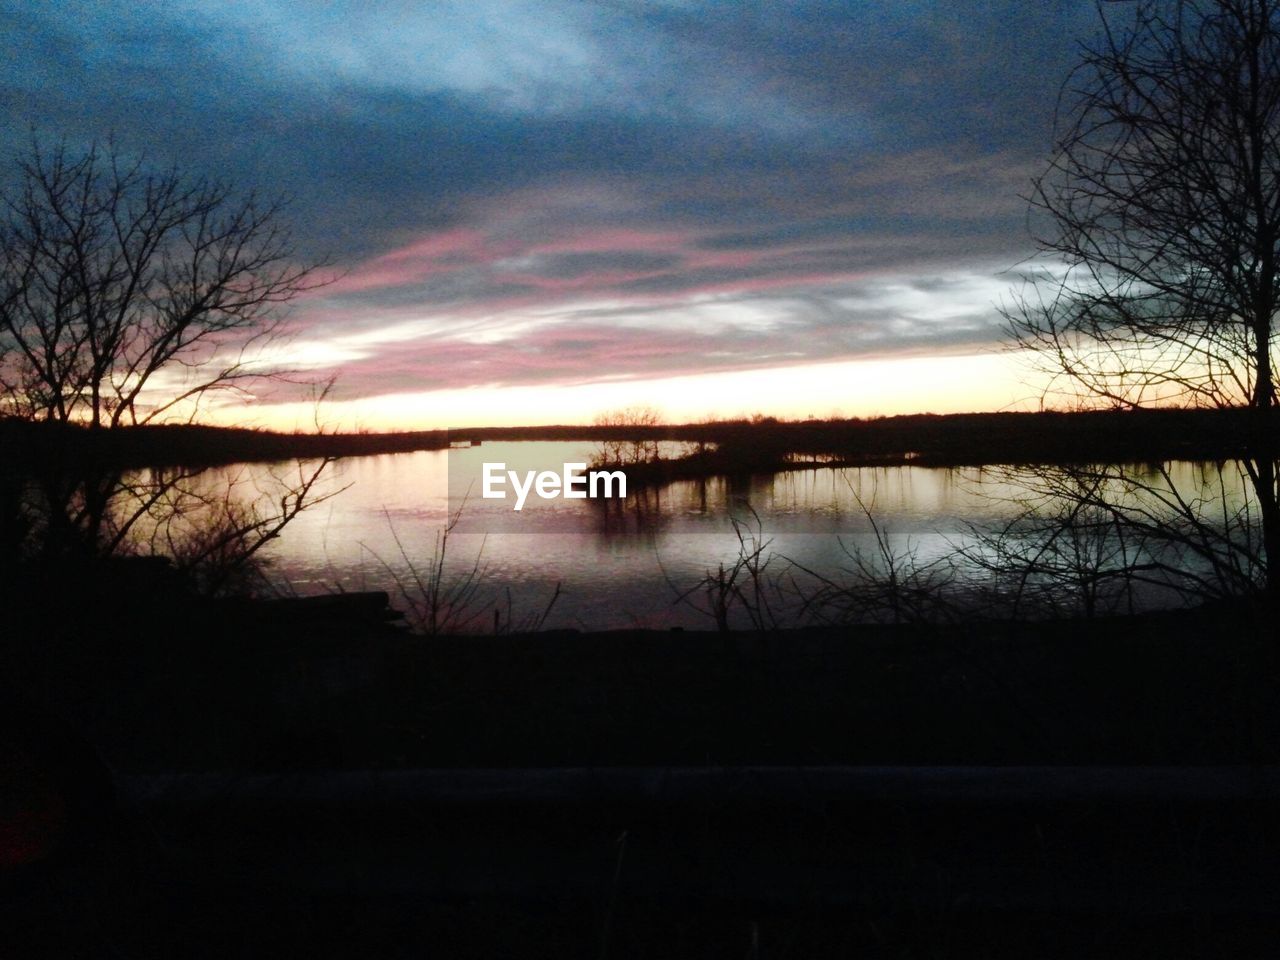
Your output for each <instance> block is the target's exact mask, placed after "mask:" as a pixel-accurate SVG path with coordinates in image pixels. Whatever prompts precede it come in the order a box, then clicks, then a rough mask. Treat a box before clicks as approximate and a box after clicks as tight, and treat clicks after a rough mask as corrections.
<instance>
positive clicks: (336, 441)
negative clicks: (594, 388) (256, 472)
mask: <svg viewBox="0 0 1280 960" xmlns="http://www.w3.org/2000/svg"><path fill="white" fill-rule="evenodd" d="M1274 437H1280V414H1277V413H1276V412H1271V413H1268V414H1265V415H1264V414H1260V413H1259V412H1258V411H1253V410H1247V409H1226V410H1185V409H1174V408H1171V409H1156V410H1131V411H1129V410H1125V411H1114V410H1108V411H1092V412H1077V413H1062V412H1040V413H969V414H946V415H938V414H916V415H909V416H897V417H882V418H875V419H865V420H861V419H850V420H805V421H779V420H774V419H772V418H755V419H753V420H732V421H717V422H709V423H691V424H659V425H626V424H611V425H572V424H561V425H554V426H539V427H479V428H466V429H459V430H451V431H445V430H426V431H408V432H400V433H334V434H308V433H274V432H270V431H265V430H247V429H240V428H229V427H209V426H195V425H162V426H141V427H125V428H118V429H113V430H101V431H92V430H90V429H88V428H87V427H84V426H78V425H74V424H64V423H45V422H40V423H31V422H27V421H21V420H16V419H10V420H0V449H2V450H3V451H4V452H5V454H7V455H14V454H17V453H18V452H19V451H21V452H22V453H24V454H26V455H28V456H32V455H34V456H37V457H39V456H40V454H41V452H42V451H44V450H47V451H49V452H50V453H54V452H56V455H57V456H58V457H60V458H61V457H66V456H68V455H71V456H76V457H79V456H86V457H91V458H93V459H94V460H95V461H97V462H110V463H113V464H116V465H119V466H126V467H131V466H136V467H141V466H169V465H186V466H199V465H213V464H220V463H236V462H251V461H277V460H289V459H295V458H299V457H302V458H309V457H347V456H363V455H371V454H380V453H399V452H405V451H412V450H436V449H442V448H445V447H448V446H449V444H450V443H451V442H453V443H467V442H470V443H476V442H480V443H483V442H486V441H489V442H492V441H503V440H505V441H513V440H578V441H594V442H598V441H604V440H628V441H645V440H650V441H651V440H681V441H687V442H693V443H702V444H709V445H710V444H714V445H716V446H717V447H719V448H721V456H720V457H717V458H715V459H724V458H725V455H730V454H731V456H732V459H733V460H735V461H737V462H740V463H741V464H742V465H743V466H744V467H746V466H751V465H752V464H757V465H759V466H761V467H765V466H768V465H770V464H774V463H777V462H780V461H782V460H783V459H785V458H786V457H787V455H800V456H805V455H808V456H813V457H820V458H825V459H828V460H830V461H833V462H842V463H849V464H858V463H908V462H909V463H917V464H921V465H933V466H961V465H980V464H989V463H1071V462H1090V461H1092V462H1134V461H1161V460H1173V459H1185V460H1228V459H1233V458H1236V457H1239V456H1241V455H1243V454H1244V453H1246V452H1248V451H1255V452H1256V451H1257V448H1258V447H1259V445H1263V444H1268V443H1269V442H1270V441H1271V438H1274Z"/></svg>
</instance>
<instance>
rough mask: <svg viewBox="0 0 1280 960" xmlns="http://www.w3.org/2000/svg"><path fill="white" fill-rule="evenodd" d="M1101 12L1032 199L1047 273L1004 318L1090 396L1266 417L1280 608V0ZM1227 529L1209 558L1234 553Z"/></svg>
mask: <svg viewBox="0 0 1280 960" xmlns="http://www.w3.org/2000/svg"><path fill="white" fill-rule="evenodd" d="M1121 18H1125V19H1124V22H1119V21H1120V19H1121ZM1102 19H1103V30H1102V34H1101V40H1100V41H1099V42H1097V43H1096V44H1094V45H1092V46H1088V47H1086V48H1085V49H1084V52H1083V56H1082V59H1081V62H1080V64H1079V66H1078V67H1077V69H1076V71H1075V72H1074V73H1073V74H1072V76H1071V78H1070V79H1069V80H1068V82H1067V84H1066V86H1065V88H1064V104H1065V107H1066V109H1065V110H1064V111H1063V112H1062V113H1061V115H1060V118H1059V134H1058V136H1057V142H1056V145H1055V148H1054V151H1053V154H1052V158H1051V160H1050V162H1049V164H1048V167H1047V170H1046V171H1045V173H1044V174H1043V175H1042V176H1041V177H1040V178H1039V179H1038V180H1036V181H1035V183H1034V187H1033V191H1032V196H1031V204H1032V210H1033V221H1035V220H1037V219H1038V221H1039V222H1040V223H1042V224H1044V225H1045V226H1044V229H1043V230H1042V232H1041V233H1040V235H1039V237H1038V240H1039V243H1040V247H1041V250H1042V252H1043V253H1044V254H1045V256H1046V260H1047V266H1048V270H1047V273H1046V274H1045V275H1044V276H1043V277H1042V278H1041V280H1040V281H1039V282H1037V283H1035V284H1034V285H1033V287H1032V288H1031V289H1030V290H1029V292H1024V293H1023V294H1021V295H1019V297H1018V298H1017V299H1016V301H1015V303H1014V304H1013V306H1012V307H1011V308H1009V309H1008V310H1007V311H1006V316H1007V318H1008V319H1009V320H1010V322H1011V326H1012V329H1013V333H1014V335H1015V337H1016V339H1017V341H1018V342H1019V343H1020V344H1021V345H1022V346H1024V347H1027V348H1029V349H1031V350H1034V351H1036V353H1037V354H1038V355H1039V356H1040V358H1041V359H1042V360H1044V361H1045V367H1046V369H1048V370H1049V371H1050V372H1051V373H1052V374H1053V375H1054V376H1055V377H1056V378H1057V379H1056V382H1055V386H1061V385H1063V384H1064V383H1065V385H1066V386H1067V387H1068V389H1069V390H1070V391H1072V392H1073V393H1074V394H1075V395H1076V396H1077V398H1082V399H1083V400H1084V401H1085V402H1091V403H1094V404H1098V403H1100V404H1103V405H1110V406H1115V407H1118V408H1141V407H1146V406H1150V405H1153V404H1160V403H1181V404H1185V405H1191V406H1198V407H1240V406H1244V407H1248V408H1251V409H1252V410H1254V411H1255V412H1256V417H1255V418H1254V421H1253V424H1252V427H1251V430H1250V436H1249V437H1248V443H1247V449H1245V450H1243V451H1242V454H1243V456H1242V460H1241V464H1242V469H1243V470H1244V471H1245V472H1246V473H1247V477H1248V481H1249V486H1250V488H1251V490H1252V494H1253V496H1254V497H1255V499H1256V504H1255V506H1256V514H1257V517H1258V521H1259V525H1260V531H1261V539H1262V545H1263V547H1264V549H1263V551H1262V554H1263V558H1264V563H1262V564H1261V565H1260V568H1259V578H1258V579H1259V580H1260V583H1259V584H1258V585H1259V586H1263V587H1264V588H1265V589H1266V591H1267V593H1268V594H1269V595H1270V596H1271V597H1273V598H1278V597H1280V500H1278V498H1277V472H1276V462H1275V456H1276V445H1275V443H1274V441H1273V435H1274V427H1275V420H1274V416H1273V414H1274V411H1275V408H1276V403H1277V382H1276V378H1277V373H1276V364H1275V355H1274V351H1275V321H1276V313H1277V309H1278V308H1280V14H1278V13H1277V9H1276V6H1275V5H1274V4H1273V3H1272V2H1270V0H1170V2H1142V3H1138V4H1134V5H1125V8H1124V11H1123V13H1120V14H1115V15H1108V14H1107V13H1106V12H1105V11H1103V12H1102ZM1163 480H1167V477H1166V478H1163ZM1163 480H1162V482H1163ZM1106 486H1107V485H1106V484H1098V483H1093V484H1091V485H1090V488H1091V489H1099V488H1100V487H1106ZM1195 506H1198V505H1195ZM1111 508H1112V509H1113V510H1120V511H1122V510H1123V508H1121V507H1119V506H1118V505H1116V504H1112V505H1111ZM1188 523H1189V524H1190V526H1191V529H1192V530H1193V532H1192V533H1190V534H1188V533H1187V530H1188V527H1187V524H1188ZM1209 524H1210V521H1209V520H1208V519H1207V518H1206V517H1204V516H1200V515H1197V514H1196V513H1195V511H1194V510H1188V511H1183V513H1182V515H1181V516H1179V517H1178V522H1177V523H1171V524H1169V525H1168V526H1167V527H1166V530H1165V532H1166V533H1173V532H1175V530H1176V535H1177V537H1178V538H1179V540H1180V541H1182V542H1184V543H1189V544H1191V546H1192V550H1193V552H1197V551H1198V548H1197V547H1196V546H1195V545H1196V544H1199V543H1201V542H1209V541H1208V540H1206V536H1207V534H1208V526H1207V525H1209ZM1223 536H1227V534H1226V533H1225V532H1221V531H1220V532H1219V535H1218V536H1217V537H1216V538H1209V539H1210V540H1212V543H1213V546H1212V549H1209V550H1207V552H1205V553H1204V557H1203V559H1204V560H1205V561H1206V562H1210V563H1220V562H1221V561H1222V557H1223V556H1224V555H1225V556H1230V555H1231V554H1232V553H1233V551H1234V550H1235V546H1234V545H1233V544H1232V543H1231V542H1228V541H1224V540H1223V539H1222V537H1223ZM1249 549H1252V546H1250V547H1249Z"/></svg>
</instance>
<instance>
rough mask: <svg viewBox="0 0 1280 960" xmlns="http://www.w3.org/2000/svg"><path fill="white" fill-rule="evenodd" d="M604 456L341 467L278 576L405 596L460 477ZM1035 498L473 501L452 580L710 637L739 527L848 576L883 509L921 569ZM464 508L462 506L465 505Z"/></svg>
mask: <svg viewBox="0 0 1280 960" xmlns="http://www.w3.org/2000/svg"><path fill="white" fill-rule="evenodd" d="M592 452H593V450H592V446H591V445H590V444H583V443H543V442H540V443H501V444H490V445H485V446H481V447H478V448H473V449H470V450H462V451H458V450H455V451H450V452H445V451H429V452H419V453H408V454H394V455H383V456H373V457H358V458H352V459H348V460H344V461H340V462H338V463H337V464H334V465H333V467H332V475H331V477H330V478H329V480H328V483H329V486H330V489H338V488H340V487H343V486H345V487H346V489H345V490H343V492H342V493H340V494H339V495H338V496H335V497H334V498H333V499H331V500H329V501H327V502H325V503H322V504H320V505H318V506H317V507H315V508H314V509H312V510H309V511H307V512H305V513H304V514H302V515H301V516H300V517H298V518H297V519H296V520H295V521H294V522H293V523H292V524H291V525H290V526H289V527H288V528H287V530H286V531H285V533H284V535H283V536H282V537H281V539H280V541H279V542H278V543H277V544H275V545H273V547H272V559H273V573H274V575H275V576H276V577H277V578H280V579H283V580H288V581H289V582H290V583H291V584H292V585H293V588H294V589H295V590H297V591H298V592H299V593H304V594H307V593H322V592H326V591H332V590H338V589H343V590H365V589H388V588H391V589H392V590H393V591H394V583H393V577H392V574H395V575H396V576H399V577H401V578H402V579H404V580H406V582H407V580H408V578H410V577H411V571H410V570H409V564H410V562H412V564H413V565H414V566H415V567H417V568H418V570H419V572H425V570H426V569H427V568H429V567H430V565H431V558H432V556H433V555H434V552H435V550H436V543H437V537H438V535H439V532H440V530H441V529H442V527H443V525H444V523H445V521H446V517H447V515H448V511H449V507H450V500H449V494H450V492H451V487H452V486H456V482H457V480H458V478H459V477H460V476H465V475H467V474H468V473H474V475H475V476H478V475H479V469H480V468H479V464H481V463H483V462H498V461H501V462H504V463H506V464H507V465H508V468H510V469H516V470H521V471H524V470H543V469H552V470H555V471H557V472H559V470H560V469H561V466H562V464H563V463H565V462H581V461H584V460H589V459H590V457H591V454H592ZM255 469H256V468H255ZM1170 472H1171V477H1172V479H1173V480H1174V482H1175V485H1176V486H1177V487H1178V488H1179V489H1180V490H1184V491H1197V492H1198V494H1199V495H1201V496H1205V497H1207V498H1213V497H1216V496H1217V495H1218V483H1219V474H1218V473H1217V472H1216V471H1215V469H1214V468H1213V467H1212V465H1203V464H1192V463H1178V464H1173V465H1172V466H1171V468H1170ZM1233 476H1234V475H1233V474H1230V473H1228V478H1229V479H1230V478H1231V477H1233ZM1231 483H1232V484H1233V485H1231V486H1229V489H1228V490H1227V495H1228V500H1229V501H1239V500H1240V499H1241V498H1242V497H1243V492H1242V488H1241V487H1240V486H1239V484H1238V479H1237V480H1232V481H1231ZM1023 499H1025V490H1024V489H1023V488H1021V487H1019V486H1018V485H1017V484H1016V483H1015V482H1012V481H1011V480H1010V477H1009V475H1008V473H1007V472H1005V471H1002V470H1000V469H997V468H976V467H975V468H961V469H934V468H922V467H877V468H863V469H856V470H838V469H826V468H824V469H817V470H796V471H789V472H786V473H783V474H779V475H777V476H756V477H751V478H743V479H734V480H730V479H726V478H712V479H709V480H707V481H705V482H694V481H683V482H680V483H676V484H673V485H671V486H669V487H666V488H663V489H661V490H654V491H646V492H644V493H643V494H641V495H639V497H638V498H636V497H633V498H632V500H631V502H629V503H628V504H627V505H626V506H625V507H622V508H619V507H618V505H617V504H614V505H611V506H610V507H609V508H607V509H604V508H602V507H601V505H599V504H597V503H590V502H584V501H565V500H555V501H541V500H537V499H536V498H530V500H529V501H528V503H527V505H526V507H525V509H524V510H522V511H521V512H520V513H518V514H517V513H515V512H514V511H512V510H511V504H510V502H504V501H494V500H483V499H481V498H479V497H478V496H476V495H473V496H471V497H470V498H468V499H467V502H466V504H465V506H464V509H463V516H462V521H461V522H460V523H459V525H458V527H457V529H456V530H455V531H454V533H453V535H452V536H451V538H450V540H449V546H448V550H449V554H448V561H449V562H448V568H447V569H448V570H449V571H450V572H458V573H462V572H465V571H467V570H469V569H470V568H471V566H472V565H473V564H474V563H475V560H476V557H477V555H479V556H480V558H481V563H482V566H483V568H484V571H485V584H484V588H483V589H482V590H481V595H480V597H479V598H478V599H477V601H476V602H477V604H480V605H483V606H486V607H491V606H494V605H496V606H498V607H500V608H501V610H502V615H503V617H504V619H505V617H506V615H507V591H508V590H510V595H511V607H512V613H513V614H514V615H515V616H516V617H517V618H519V617H521V616H526V615H529V614H531V613H534V612H535V611H537V610H540V609H541V608H542V607H543V606H545V604H546V602H547V599H548V598H549V597H550V596H551V594H552V591H553V590H554V588H555V585H556V584H557V583H561V584H562V586H563V594H562V596H561V597H560V599H559V600H558V602H557V604H556V607H555V609H554V612H553V616H552V618H551V619H550V620H549V621H548V626H552V627H578V628H583V629H601V628H622V627H629V626H646V627H665V626H671V625H685V626H688V627H702V628H710V627H711V626H713V624H712V622H711V621H710V620H709V619H708V618H707V617H706V616H705V615H702V614H699V613H698V612H696V611H695V610H692V609H689V608H688V607H687V606H676V605H674V600H675V598H676V596H677V595H678V594H679V592H680V591H682V590H687V589H689V588H690V587H692V586H693V585H695V584H697V583H698V582H699V580H700V579H702V578H703V577H704V576H705V575H706V573H707V572H708V571H709V570H710V571H714V570H715V569H716V568H717V567H718V566H719V565H720V564H722V563H723V564H731V563H732V562H733V560H734V559H735V558H736V557H737V554H738V547H739V544H738V539H737V536H736V534H735V533H734V529H733V524H732V520H731V518H734V517H736V518H738V519H739V521H740V522H741V523H742V525H743V526H742V528H741V529H742V530H743V532H744V534H746V535H747V536H748V537H750V536H753V535H755V534H756V533H757V526H756V518H758V521H759V528H758V532H759V534H760V535H761V536H762V537H763V538H764V539H765V540H768V541H769V550H770V551H771V552H772V553H773V554H775V555H777V556H779V557H786V558H788V559H791V560H795V561H797V562H798V563H800V564H802V565H803V566H805V567H808V568H809V569H811V570H815V571H819V572H821V573H823V575H827V576H834V577H838V576H840V571H841V569H842V568H844V569H847V568H849V567H850V566H851V558H850V556H849V553H850V552H851V551H852V552H859V551H860V552H861V553H862V554H863V556H864V557H867V558H870V559H871V560H873V561H874V560H875V557H876V555H877V540H876V534H875V532H874V530H873V528H872V525H871V522H870V520H869V519H868V516H867V513H868V512H869V513H870V515H871V516H872V517H874V519H875V523H876V525H877V526H878V527H879V530H880V532H881V534H882V535H883V536H884V537H885V540H886V542H887V544H888V545H889V547H890V548H891V550H892V551H893V552H895V553H897V554H905V553H907V552H912V553H913V554H914V556H915V558H916V561H917V562H920V563H928V562H930V561H932V560H936V559H938V558H941V557H944V556H947V555H948V554H950V553H952V552H953V551H954V550H955V549H956V548H957V547H958V546H965V545H971V544H972V543H973V536H972V530H973V528H974V527H977V528H985V529H991V528H994V527H999V526H1002V525H1003V524H1004V523H1007V522H1008V521H1009V520H1011V519H1012V518H1013V517H1015V516H1016V515H1017V514H1018V513H1019V503H1020V502H1021V500H1023ZM637 500H639V502H637ZM453 502H454V505H455V507H456V505H457V503H458V502H460V501H459V500H458V499H457V498H456V497H455V500H454V501H453ZM864 506H865V508H866V510H865V511H864V509H863V507H864ZM752 511H754V516H753V514H752ZM397 541H398V543H397ZM401 548H403V555H402V550H401ZM775 564H776V565H775V566H774V567H772V568H771V570H776V569H780V567H781V561H780V560H779V561H775ZM480 622H481V623H491V622H492V620H491V618H481V620H480Z"/></svg>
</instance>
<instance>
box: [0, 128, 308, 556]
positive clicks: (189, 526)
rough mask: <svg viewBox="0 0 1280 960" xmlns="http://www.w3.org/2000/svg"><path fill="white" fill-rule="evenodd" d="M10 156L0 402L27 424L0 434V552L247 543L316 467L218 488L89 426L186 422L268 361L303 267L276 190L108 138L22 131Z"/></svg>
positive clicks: (293, 502) (197, 552)
mask: <svg viewBox="0 0 1280 960" xmlns="http://www.w3.org/2000/svg"><path fill="white" fill-rule="evenodd" d="M16 172H17V177H16V183H17V186H16V189H14V190H13V192H12V193H11V195H9V196H6V197H5V198H4V207H5V218H4V221H3V223H2V224H0V416H3V417H6V418H8V419H9V420H10V421H14V420H16V421H19V422H25V423H27V424H29V425H30V429H25V430H13V429H10V430H8V431H7V432H6V445H8V446H10V447H11V449H10V450H8V451H7V456H6V460H8V461H9V462H8V464H7V466H6V468H5V470H4V471H3V472H4V473H5V480H4V484H3V490H0V493H3V495H4V497H5V499H6V504H5V510H4V516H5V519H4V522H3V527H4V532H5V538H6V542H5V543H4V544H3V546H4V548H5V550H6V552H7V553H8V554H9V555H10V556H12V555H13V554H14V553H15V552H23V553H26V554H29V555H34V554H41V555H52V556H55V557H57V556H66V555H69V554H72V553H74V554H77V555H80V556H82V557H94V556H103V555H118V554H121V553H128V552H139V551H141V552H159V549H158V545H159V542H160V541H161V540H163V541H164V546H165V547H166V548H167V549H168V551H169V553H170V554H173V553H183V554H185V555H186V556H188V557H204V558H206V559H207V558H208V557H212V556H215V555H216V556H217V557H218V559H219V563H220V564H221V565H222V566H223V567H226V565H227V563H228V561H229V559H230V558H233V557H235V556H237V555H239V556H241V557H242V558H244V559H248V558H249V557H252V556H253V555H254V554H256V553H257V551H258V548H259V546H260V545H261V543H262V542H263V540H264V539H270V538H271V537H274V536H275V534H276V533H278V531H279V529H280V527H281V526H282V525H283V524H284V523H286V522H288V520H289V519H290V518H292V517H293V516H294V515H296V513H297V512H298V510H300V509H301V508H302V506H303V505H304V504H305V503H306V502H307V499H308V497H313V496H314V494H313V493H312V491H313V489H314V484H315V482H316V480H317V478H318V476H319V470H318V469H317V468H315V467H314V466H313V467H311V468H308V469H307V470H304V471H301V472H300V473H299V475H298V476H297V477H295V478H292V479H291V480H290V481H289V483H288V484H287V485H285V486H284V487H283V488H282V489H279V490H275V489H273V490H271V491H269V492H267V493H265V494H263V491H258V493H257V494H255V495H254V496H253V497H250V498H249V499H248V500H246V499H244V498H243V497H242V498H240V499H238V500H234V501H233V499H232V498H228V497H227V496H226V492H225V491H218V490H217V489H215V488H214V487H211V486H210V484H209V483H208V482H207V479H201V478H200V471H199V470H198V469H171V468H169V469H152V470H132V471H126V470H123V469H120V467H119V464H118V463H117V462H116V461H117V458H115V457H114V456H113V455H112V451H111V448H110V444H109V443H104V442H100V441H101V439H102V438H104V437H105V436H106V434H107V433H108V432H109V431H111V430H114V429H115V428H120V427H125V426H134V425H142V424H149V423H158V422H171V421H173V420H175V419H178V420H187V421H190V420H192V419H194V418H195V417H196V416H197V415H198V414H199V413H200V412H201V410H202V409H203V408H204V407H205V406H206V405H207V404H206V401H207V400H208V399H209V398H210V397H211V396H212V395H213V394H215V393H217V392H219V391H236V390H244V389H245V388H246V387H247V386H251V385H252V384H254V383H255V382H261V381H262V380H263V379H264V378H266V377H269V376H270V375H271V374H272V371H271V370H270V369H268V368H267V367H266V366H265V365H264V364H263V363H261V362H260V361H259V356H260V353H259V350H258V349H257V348H260V347H262V346H263V345H265V344H268V343H270V342H271V341H272V340H273V339H274V338H276V337H277V335H278V334H279V331H280V325H281V323H282V320H283V315H282V314H281V313H280V312H279V310H278V308H279V307H280V306H282V305H283V304H285V303H287V302H288V301H290V300H291V299H293V298H294V297H295V296H297V295H298V294H299V293H300V292H302V291H303V290H305V289H307V288H308V287H310V286H314V285H315V283H316V279H315V267H314V266H310V265H303V264H299V263H298V261H297V259H296V257H295V252H294V250H293V248H292V245H291V242H290V233H289V230H288V228H287V226H286V225H285V224H284V221H283V217H282V214H283V208H282V205H281V203H280V202H278V201H264V200H263V199H262V198H260V197H258V196H256V195H255V194H253V193H248V194H239V193H237V192H236V191H235V190H234V189H233V188H232V187H231V186H229V185H227V184H225V183H221V182H217V181H214V180H210V179H207V178H204V177H192V176H188V175H185V174H184V173H182V172H180V171H179V170H177V169H168V170H162V171H159V172H157V171H155V170H152V169H151V168H149V167H148V166H146V164H145V163H144V162H142V161H135V160H128V159H126V158H125V157H124V156H123V155H122V153H121V152H120V151H119V150H117V149H116V148H115V147H114V146H111V145H108V146H106V147H102V146H97V145H95V146H92V147H90V148H89V149H88V150H86V151H84V152H82V153H76V152H73V151H72V150H70V149H68V148H67V147H66V146H65V145H62V146H58V147H57V148H55V149H52V150H46V149H42V148H41V146H40V145H39V144H38V143H37V144H33V146H32V147H31V149H30V151H29V152H28V153H27V154H26V155H25V156H23V157H22V158H20V159H19V160H18V163H17V170H16ZM10 426H12V423H11V424H10ZM19 438H25V441H26V442H25V443H19V442H18V439H19ZM19 447H21V449H19ZM322 468H323V464H321V465H320V469H322ZM258 494H263V496H259V495H258ZM264 496H265V499H264ZM268 501H269V502H268ZM272 504H273V505H274V506H272ZM179 518H181V519H182V520H183V522H182V523H176V522H175V521H176V520H178V519H179ZM144 528H145V529H144ZM178 528H182V529H186V530H188V531H189V537H188V539H189V540H191V542H189V543H187V544H185V547H184V546H182V545H179V544H177V543H175V542H174V536H173V531H174V530H175V529H178ZM157 531H163V532H164V535H163V537H161V536H158V535H157ZM196 543H199V548H198V549H197V548H196V546H194V544H196Z"/></svg>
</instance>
